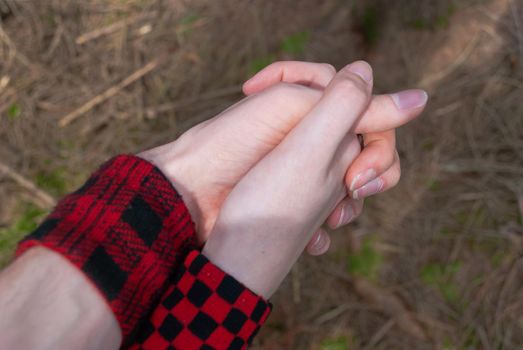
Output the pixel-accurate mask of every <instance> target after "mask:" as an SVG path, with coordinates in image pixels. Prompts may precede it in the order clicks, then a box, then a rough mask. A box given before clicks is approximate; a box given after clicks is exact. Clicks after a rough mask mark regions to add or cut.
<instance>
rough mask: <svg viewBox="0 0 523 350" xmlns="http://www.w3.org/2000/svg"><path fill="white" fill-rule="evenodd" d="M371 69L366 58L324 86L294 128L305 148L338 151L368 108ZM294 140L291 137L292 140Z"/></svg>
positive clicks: (292, 133) (292, 136)
mask: <svg viewBox="0 0 523 350" xmlns="http://www.w3.org/2000/svg"><path fill="white" fill-rule="evenodd" d="M372 82H373V75H372V68H371V67H370V65H369V64H368V63H366V62H364V61H357V62H354V63H352V64H350V65H348V66H346V67H344V68H343V69H341V70H340V71H339V72H338V73H337V74H336V76H335V77H334V78H333V79H332V81H331V83H330V84H329V85H328V86H327V88H326V89H325V93H324V94H323V96H322V97H321V99H320V100H319V102H318V103H317V104H316V105H315V106H314V108H313V109H312V110H311V111H310V112H309V114H308V115H306V116H305V118H304V119H303V121H302V122H301V123H300V124H298V126H296V128H294V129H293V130H292V131H291V135H289V136H290V138H291V139H292V138H296V140H299V142H300V143H301V144H302V145H303V146H304V147H307V146H309V147H312V148H316V147H318V146H321V148H322V150H323V151H325V152H332V151H334V150H336V149H337V148H338V146H339V144H340V143H341V142H342V140H343V139H344V138H345V136H346V135H347V133H350V132H354V127H355V125H356V124H357V122H358V121H359V119H360V118H361V116H362V115H363V114H364V113H365V111H366V110H367V107H368V105H369V103H370V100H371V97H372ZM289 141H291V140H289Z"/></svg>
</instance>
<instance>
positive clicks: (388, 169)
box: [243, 61, 427, 255]
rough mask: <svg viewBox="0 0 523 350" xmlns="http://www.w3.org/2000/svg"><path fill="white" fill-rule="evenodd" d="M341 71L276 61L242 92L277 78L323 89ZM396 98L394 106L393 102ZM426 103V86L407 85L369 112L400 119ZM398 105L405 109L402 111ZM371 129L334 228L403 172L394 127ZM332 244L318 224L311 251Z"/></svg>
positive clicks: (379, 98) (331, 224) (332, 220)
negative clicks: (409, 87) (414, 87)
mask: <svg viewBox="0 0 523 350" xmlns="http://www.w3.org/2000/svg"><path fill="white" fill-rule="evenodd" d="M335 74H336V70H335V69H334V67H332V66H331V65H328V64H317V63H310V62H299V61H283V62H275V63H273V64H271V65H269V66H268V67H266V68H265V69H263V70H262V71H260V72H259V73H258V74H256V75H255V76H254V77H252V78H251V79H249V80H248V81H247V82H245V84H244V85H243V92H244V93H245V94H246V95H247V96H249V95H252V94H255V93H258V92H260V91H263V90H264V89H266V88H268V87H270V86H272V85H274V84H276V83H278V82H287V83H300V84H305V85H306V86H312V87H315V88H318V89H320V90H324V89H325V87H326V86H327V84H328V83H329V82H330V81H331V80H332V78H333V77H334V75H335ZM391 102H394V105H393V104H392V103H391ZM426 102H427V94H426V93H425V92H424V91H423V90H406V91H401V92H399V93H396V94H391V95H382V96H375V97H374V98H373V102H372V103H371V104H370V106H369V110H368V111H367V114H368V115H378V114H379V115H381V116H382V118H383V119H385V118H391V119H395V118H398V116H400V117H401V116H404V115H405V114H404V113H405V111H407V113H409V112H410V113H412V114H410V116H416V114H415V113H419V112H421V111H422V109H423V107H424V105H425V104H426ZM398 110H400V111H403V113H401V112H400V113H398ZM369 127H370V129H368V130H365V129H363V130H362V132H365V133H364V134H362V136H363V144H364V148H363V150H362V152H361V154H359V155H358V156H357V157H356V159H355V160H354V162H353V163H352V164H351V165H350V166H349V169H348V170H347V175H346V183H347V189H348V195H347V196H346V197H345V198H344V199H343V200H342V201H341V202H340V203H339V204H338V205H337V206H336V208H335V209H334V211H333V212H332V213H331V215H329V217H328V219H327V221H326V223H327V226H328V227H330V228H331V229H335V228H338V227H340V226H343V225H346V224H348V223H350V222H351V221H353V220H354V219H355V218H356V217H357V216H359V215H360V213H361V211H362V208H363V198H366V197H368V196H371V195H374V194H376V193H380V192H384V191H387V190H389V189H390V188H392V187H394V186H395V185H396V184H397V183H398V181H399V179H400V175H401V168H400V159H399V155H398V152H397V151H396V131H395V129H391V130H386V131H381V132H379V131H378V132H373V129H372V128H374V129H376V125H371V124H369ZM329 246H330V237H329V234H328V233H327V231H326V230H325V229H323V228H319V229H318V230H317V231H316V233H315V234H314V236H313V237H312V239H311V240H310V242H309V244H308V245H307V248H306V250H307V252H308V253H309V254H311V255H321V254H323V253H325V252H326V251H327V250H328V248H329Z"/></svg>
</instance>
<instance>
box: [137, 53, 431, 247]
mask: <svg viewBox="0 0 523 350" xmlns="http://www.w3.org/2000/svg"><path fill="white" fill-rule="evenodd" d="M334 74H335V70H334V68H333V67H332V66H330V65H328V64H319V63H306V62H278V63H275V64H273V65H270V66H269V67H267V68H266V69H264V70H263V71H262V72H260V73H259V74H257V75H256V76H255V77H253V78H252V79H250V80H249V81H248V82H246V83H245V85H244V92H245V93H246V94H247V95H248V97H247V98H245V99H243V100H242V101H240V102H239V103H237V104H235V105H233V106H232V107H230V108H228V109H227V110H225V111H224V112H222V113H221V114H220V115H218V116H216V117H214V118H213V119H210V120H208V121H206V122H204V123H201V124H199V125H197V126H195V127H193V128H192V129H190V130H189V131H187V132H186V133H185V134H183V135H182V136H181V137H180V138H179V139H177V140H176V141H174V142H172V143H169V144H166V145H163V146H160V147H157V148H154V149H152V150H149V151H145V152H142V153H140V154H138V156H140V157H142V158H144V159H146V160H149V161H150V162H152V163H153V164H155V165H156V166H157V167H158V168H159V169H160V170H162V172H163V173H164V174H165V175H166V176H167V178H168V179H169V180H170V181H171V182H172V183H173V185H174V187H175V188H176V189H177V190H178V191H179V192H180V193H181V195H182V196H183V198H184V200H185V202H186V203H187V206H188V208H189V211H190V213H191V216H192V218H193V220H194V221H195V224H196V228H197V232H198V238H199V241H200V242H201V243H203V242H205V241H206V239H207V238H208V236H209V233H210V231H211V230H212V228H213V226H214V222H215V220H216V217H217V215H218V213H219V211H220V208H221V205H222V203H223V201H224V200H225V198H226V197H227V195H228V194H229V193H230V192H231V190H232V189H233V188H234V186H235V185H236V184H237V183H238V181H239V180H240V179H241V178H242V177H243V176H244V175H245V174H246V173H247V171H248V170H249V169H250V168H251V167H252V166H253V165H255V164H256V163H257V162H258V161H259V160H260V159H262V158H263V157H264V156H265V155H266V154H268V153H269V152H270V151H271V150H272V149H274V147H276V146H277V145H278V144H279V143H280V142H281V140H282V139H283V138H284V137H285V136H286V135H287V134H288V133H289V132H290V131H291V130H292V129H293V127H294V126H296V125H297V124H298V123H299V121H300V120H301V119H302V118H303V117H304V116H305V115H306V114H307V113H308V112H309V111H310V110H311V109H312V108H313V107H314V105H315V104H316V103H317V102H318V101H319V99H320V98H321V96H322V95H323V88H324V87H325V86H326V85H327V84H328V83H329V82H330V81H331V79H332V78H333V76H334ZM298 83H299V84H298ZM405 97H407V98H405ZM405 100H410V101H411V102H413V103H411V104H410V105H409V104H407V105H405V104H403V107H406V108H399V106H401V104H399V103H398V101H400V102H401V101H405ZM426 101H427V99H426V94H425V93H424V92H423V91H421V90H410V91H406V92H400V93H396V94H390V95H377V96H373V98H372V100H371V102H370V103H369V105H368V106H367V109H366V111H365V112H364V115H363V117H362V118H361V120H360V121H359V122H358V123H357V124H355V128H354V130H352V132H353V133H360V134H364V135H365V143H366V147H365V149H364V151H363V152H362V153H361V154H360V155H359V156H358V157H357V159H356V160H355V162H354V168H352V167H351V168H349V170H348V172H347V178H346V184H347V189H348V192H351V191H350V189H351V188H352V189H353V190H358V188H356V187H355V186H356V185H357V187H361V186H363V185H364V184H362V183H358V182H359V180H362V179H363V178H362V175H361V174H366V173H368V172H369V171H371V172H372V171H373V172H374V174H375V176H376V178H375V179H374V180H376V181H379V186H378V187H376V186H374V187H375V189H377V190H378V192H383V191H385V190H387V189H389V188H391V187H392V186H394V185H395V184H396V183H397V182H398V180H399V177H400V168H399V159H398V157H397V154H396V149H395V138H394V128H396V127H398V126H400V125H402V124H404V123H406V122H407V121H409V120H411V119H412V118H415V117H416V116H418V115H419V114H420V113H421V111H422V110H423V107H424V105H425V103H426ZM202 160H205V161H202ZM368 180H372V179H368ZM376 181H375V182H376ZM363 187H364V186H363ZM367 187H369V186H368V185H367ZM371 187H372V186H371ZM352 193H354V191H352ZM361 197H363V196H359V197H358V198H359V199H353V198H349V197H347V196H345V197H344V198H343V199H342V200H341V201H340V203H339V204H338V206H337V207H335V208H334V209H333V212H332V213H331V214H332V215H330V216H329V217H328V218H327V220H326V223H327V224H328V226H330V227H331V228H336V227H339V226H340V225H343V224H347V223H349V222H350V221H351V220H352V219H354V218H355V217H356V216H357V215H358V214H359V213H360V212H361V210H362V205H363V202H362V200H361ZM328 244H329V239H328V235H327V234H326V232H325V231H324V230H321V229H320V230H318V235H317V236H316V237H314V238H313V239H312V241H311V244H310V245H309V249H308V250H309V252H310V253H312V254H316V255H317V254H321V253H323V252H325V251H326V249H327V248H328Z"/></svg>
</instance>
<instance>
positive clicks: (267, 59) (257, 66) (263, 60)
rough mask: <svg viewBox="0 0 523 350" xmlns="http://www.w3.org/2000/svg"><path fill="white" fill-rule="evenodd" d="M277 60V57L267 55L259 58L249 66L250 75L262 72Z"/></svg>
mask: <svg viewBox="0 0 523 350" xmlns="http://www.w3.org/2000/svg"><path fill="white" fill-rule="evenodd" d="M275 60H276V56H275V55H267V56H263V57H259V58H257V59H255V60H254V61H252V62H251V64H250V66H249V75H250V76H252V75H254V74H256V73H258V72H259V71H261V70H262V69H263V68H265V67H267V66H268V65H269V64H271V63H272V62H274V61H275Z"/></svg>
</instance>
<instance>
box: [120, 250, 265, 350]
mask: <svg viewBox="0 0 523 350" xmlns="http://www.w3.org/2000/svg"><path fill="white" fill-rule="evenodd" d="M271 308H272V305H271V304H270V303H269V302H267V301H265V300H264V299H263V298H262V297H260V296H258V295H256V294H254V293H253V292H252V291H250V290H249V289H248V288H247V287H245V286H244V285H242V284H241V283H240V282H238V281H236V280H235V279H234V278H233V277H231V276H230V275H228V274H226V273H225V272H223V271H222V270H221V269H220V268H218V267H217V266H216V265H214V264H212V262H210V261H209V260H208V259H207V258H206V257H205V256H204V255H202V254H201V253H200V251H198V250H192V251H191V252H190V253H189V254H188V255H187V257H186V259H185V261H184V263H183V265H182V266H180V268H179V269H178V270H177V271H176V273H175V274H174V275H173V278H172V280H171V281H170V283H169V287H168V289H167V291H166V293H165V294H164V296H163V297H162V300H161V301H160V304H159V305H158V306H157V307H156V309H155V311H154V313H153V315H152V316H151V318H150V319H149V321H148V322H147V323H145V324H143V325H142V329H141V330H140V331H139V332H138V336H137V343H136V344H134V345H132V346H131V347H130V349H132V350H148V349H151V350H152V349H155V350H159V349H183V350H192V349H194V350H196V349H199V350H211V349H216V350H220V349H231V350H232V349H245V348H247V345H248V344H250V343H251V341H252V339H253V338H254V337H255V335H256V334H257V332H258V330H259V329H260V327H261V325H262V324H263V323H264V322H265V320H266V319H267V317H268V316H269V313H270V311H271Z"/></svg>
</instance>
